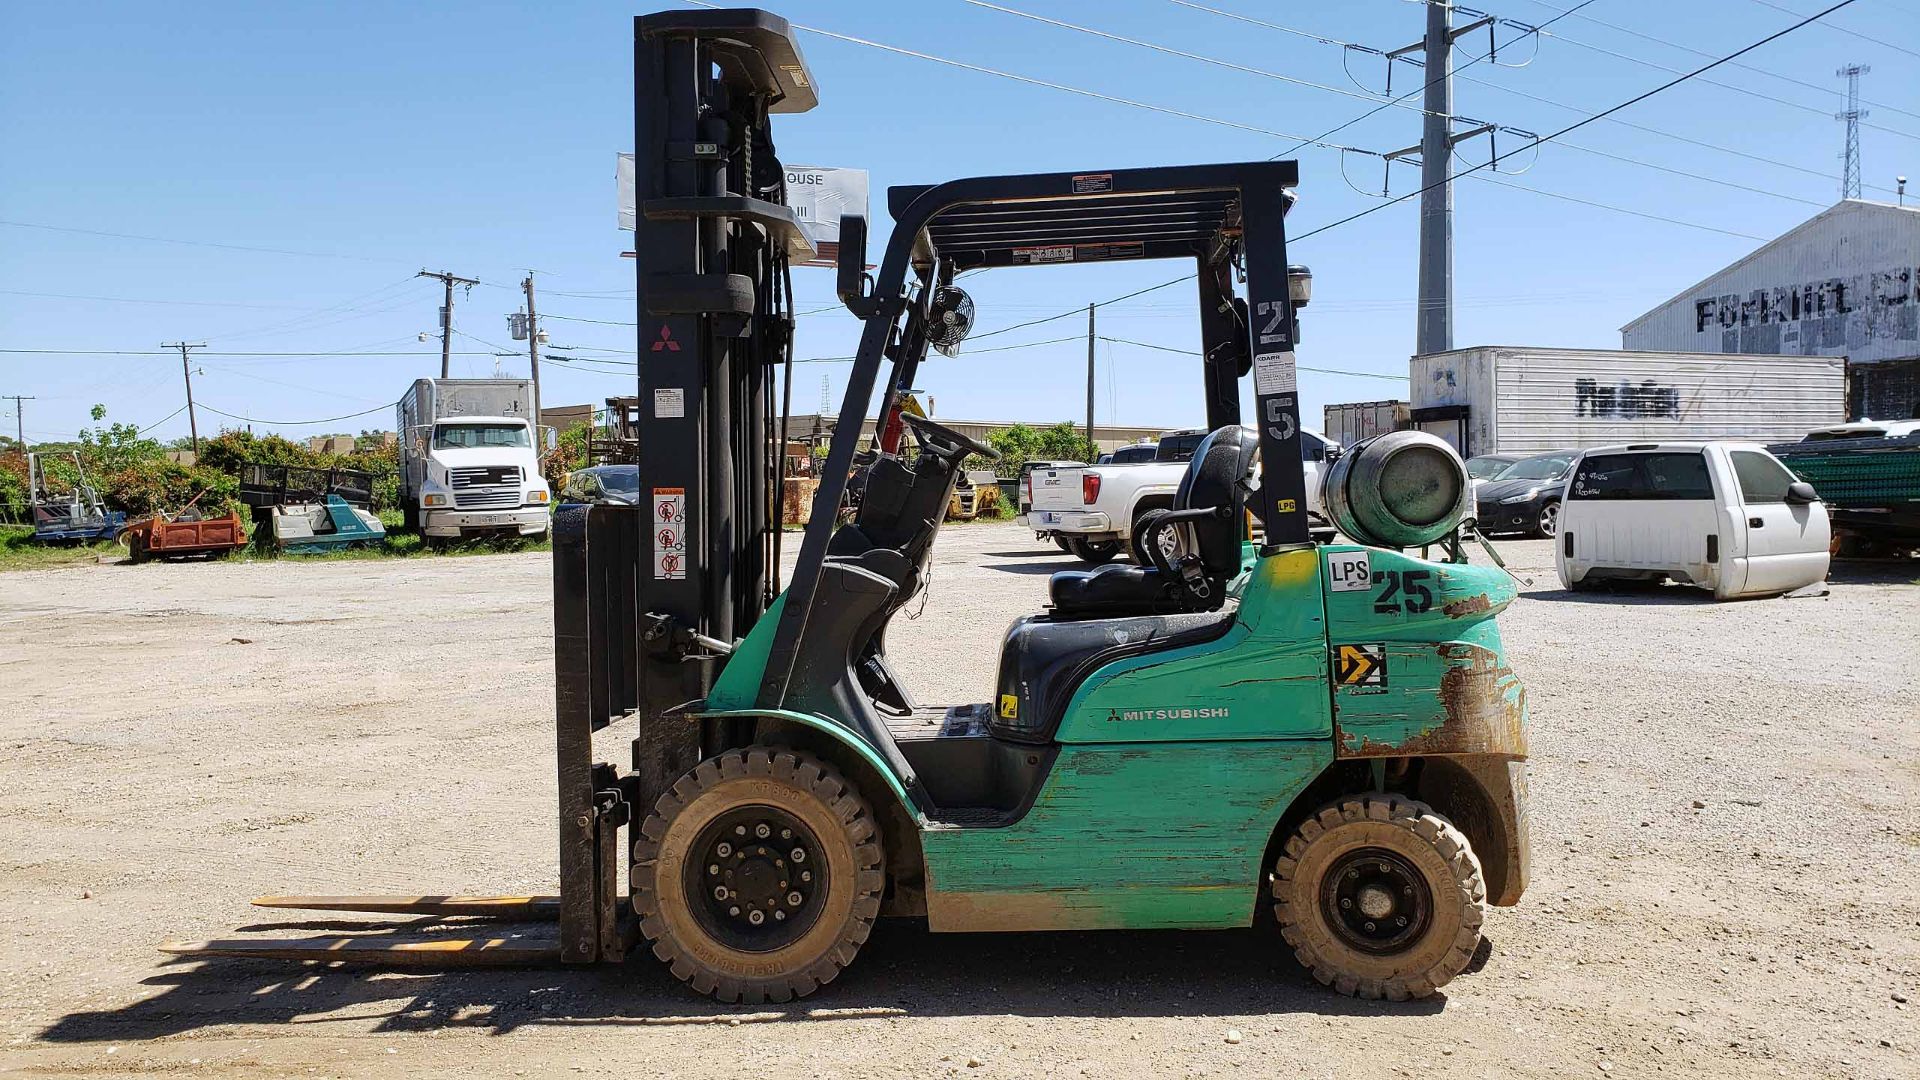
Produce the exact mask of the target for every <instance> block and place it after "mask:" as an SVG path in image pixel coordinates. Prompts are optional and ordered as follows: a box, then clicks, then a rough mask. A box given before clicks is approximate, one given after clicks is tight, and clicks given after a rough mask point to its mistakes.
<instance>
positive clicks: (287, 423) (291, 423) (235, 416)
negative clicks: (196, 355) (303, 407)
mask: <svg viewBox="0 0 1920 1080" xmlns="http://www.w3.org/2000/svg"><path fill="white" fill-rule="evenodd" d="M398 404H399V402H398V401H389V402H387V403H386V404H385V405H376V406H374V407H373V408H371V409H363V410H361V411H360V412H357V413H348V414H346V415H345V416H328V417H324V418H322V419H319V420H261V419H259V418H257V417H252V416H241V415H240V414H239V413H230V412H227V411H226V410H225V409H216V408H214V407H213V406H211V405H206V404H202V405H200V406H198V407H199V408H202V409H205V410H207V411H208V412H210V413H219V414H220V415H221V416H224V417H227V418H228V419H230V420H240V421H243V422H245V423H249V424H265V425H267V426H268V427H312V426H313V425H315V424H332V423H337V422H338V421H341V420H352V419H355V418H356V417H361V416H371V415H373V414H374V413H377V412H385V411H386V410H388V409H391V408H393V407H394V406H395V405H398Z"/></svg>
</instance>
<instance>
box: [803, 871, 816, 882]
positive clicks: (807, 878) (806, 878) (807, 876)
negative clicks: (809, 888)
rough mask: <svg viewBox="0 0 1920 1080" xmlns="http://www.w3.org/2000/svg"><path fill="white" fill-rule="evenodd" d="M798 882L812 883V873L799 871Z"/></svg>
mask: <svg viewBox="0 0 1920 1080" xmlns="http://www.w3.org/2000/svg"><path fill="white" fill-rule="evenodd" d="M800 880H801V881H812V880H813V871H811V870H802V871H800Z"/></svg>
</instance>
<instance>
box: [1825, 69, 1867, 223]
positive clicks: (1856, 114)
mask: <svg viewBox="0 0 1920 1080" xmlns="http://www.w3.org/2000/svg"><path fill="white" fill-rule="evenodd" d="M1872 70H1873V69H1872V68H1870V67H1868V66H1867V65H1865V64H1848V65H1847V66H1846V67H1843V68H1841V69H1840V70H1838V71H1836V72H1834V74H1835V75H1838V76H1839V77H1841V78H1843V79H1845V80H1847V111H1845V112H1837V113H1834V114H1833V118H1834V119H1835V120H1845V121H1846V122H1847V147H1846V149H1845V150H1842V151H1841V152H1840V157H1841V160H1842V161H1844V162H1845V164H1844V165H1843V166H1841V170H1840V197H1841V198H1842V199H1857V198H1859V197H1860V118H1861V117H1863V116H1865V115H1867V110H1866V109H1863V108H1861V107H1860V76H1862V75H1865V74H1866V73H1867V72H1869V71H1872Z"/></svg>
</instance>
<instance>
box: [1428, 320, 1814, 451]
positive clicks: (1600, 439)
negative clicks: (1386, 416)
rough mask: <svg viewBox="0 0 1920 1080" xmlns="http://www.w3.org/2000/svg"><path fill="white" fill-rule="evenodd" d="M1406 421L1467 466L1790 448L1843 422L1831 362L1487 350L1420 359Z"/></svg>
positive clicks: (1806, 358) (1510, 348)
mask: <svg viewBox="0 0 1920 1080" xmlns="http://www.w3.org/2000/svg"><path fill="white" fill-rule="evenodd" d="M1410 375H1411V380H1412V388H1411V391H1410V394H1409V397H1410V398H1411V400H1410V402H1409V405H1410V406H1411V407H1410V409H1409V418H1410V420H1411V422H1412V425H1413V427H1415V428H1417V429H1419V430H1421V431H1426V432H1430V433H1432V434H1434V435H1438V436H1439V437H1441V438H1442V439H1445V440H1446V441H1447V442H1449V443H1452V444H1453V446H1454V448H1455V449H1456V450H1458V451H1460V454H1461V456H1463V457H1472V456H1474V455H1475V454H1514V453H1519V454H1525V453H1536V452H1544V451H1548V450H1566V449H1579V448H1583V447H1588V446H1599V445H1602V444H1605V443H1638V442H1674V441H1695V442H1701V441H1707V440H1712V439H1744V440H1750V441H1753V442H1761V443H1767V442H1786V441H1790V440H1793V439H1798V438H1799V437H1800V436H1802V435H1804V434H1806V433H1807V432H1809V431H1812V430H1813V429H1814V428H1819V427H1826V426H1829V425H1832V424H1837V423H1839V422H1841V421H1842V420H1844V419H1845V418H1846V412H1847V377H1846V360H1845V358H1843V357H1838V356H1774V355H1744V354H1726V353H1681V352H1625V351H1621V350H1618V349H1546V348H1530V347H1526V346H1509V345H1486V346H1479V347H1475V348H1471V349H1455V350H1453V351H1451V352H1442V353H1429V354H1426V355H1424V356H1416V357H1414V358H1413V360H1412V364H1411V371H1410Z"/></svg>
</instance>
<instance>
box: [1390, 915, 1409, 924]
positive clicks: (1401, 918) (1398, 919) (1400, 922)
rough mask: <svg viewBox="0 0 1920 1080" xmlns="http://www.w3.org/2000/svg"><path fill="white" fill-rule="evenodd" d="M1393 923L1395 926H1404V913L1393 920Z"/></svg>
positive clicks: (1405, 919)
mask: <svg viewBox="0 0 1920 1080" xmlns="http://www.w3.org/2000/svg"><path fill="white" fill-rule="evenodd" d="M1393 924H1394V925H1395V926H1405V925H1407V917H1406V916H1405V915H1402V916H1400V917H1399V918H1397V919H1395V920H1393Z"/></svg>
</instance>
